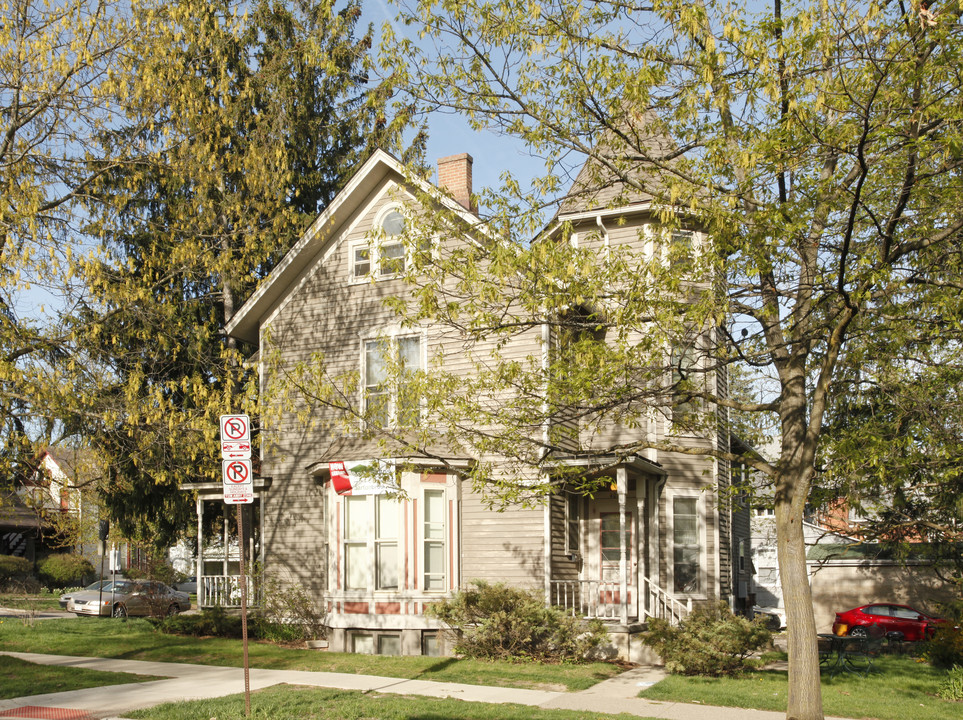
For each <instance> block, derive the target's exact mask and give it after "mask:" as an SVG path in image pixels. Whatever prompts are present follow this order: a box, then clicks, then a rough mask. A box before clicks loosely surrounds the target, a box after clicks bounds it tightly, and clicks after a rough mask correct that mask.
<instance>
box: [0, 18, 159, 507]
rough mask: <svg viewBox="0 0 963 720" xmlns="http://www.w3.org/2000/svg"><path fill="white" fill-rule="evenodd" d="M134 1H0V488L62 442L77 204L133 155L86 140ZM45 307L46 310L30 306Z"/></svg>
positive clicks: (111, 102)
mask: <svg viewBox="0 0 963 720" xmlns="http://www.w3.org/2000/svg"><path fill="white" fill-rule="evenodd" d="M140 6H141V3H140V1H139V0H65V1H64V2H56V3H49V2H40V1H38V0H7V1H6V2H3V3H0V418H2V420H0V478H2V480H0V488H2V487H5V485H6V483H9V482H13V481H15V480H17V479H18V478H19V479H21V480H22V479H24V478H26V477H29V475H30V474H31V473H32V472H33V471H34V469H35V462H36V459H37V457H39V452H40V451H41V450H42V448H43V447H45V446H47V445H50V444H53V443H54V442H56V441H57V440H58V439H59V438H60V437H62V436H63V434H64V433H63V426H62V424H61V423H60V422H59V420H58V418H61V417H64V415H65V413H66V410H67V406H68V405H69V404H70V403H71V402H72V400H73V397H72V394H71V393H70V392H69V391H65V390H64V388H65V386H66V384H67V383H64V382H63V381H64V372H65V371H64V370H63V369H62V368H61V367H59V366H60V363H62V362H69V358H70V356H71V353H72V350H71V342H70V333H69V330H68V329H67V328H66V327H65V326H64V325H63V324H62V323H60V322H59V321H58V320H57V318H56V313H55V312H54V310H55V308H56V307H57V306H59V305H61V304H63V303H69V302H70V301H71V299H72V295H73V293H72V291H73V290H74V289H75V284H74V283H73V281H72V279H71V273H72V260H73V259H74V258H75V257H76V255H77V254H78V253H82V243H80V242H78V229H79V225H80V222H81V218H80V216H78V214H77V207H78V205H77V202H78V199H79V198H80V197H82V196H83V195H84V194H85V193H86V192H88V191H89V190H90V188H91V187H92V186H93V184H95V183H96V182H97V181H98V179H100V178H101V177H102V176H103V174H104V173H105V172H107V171H108V170H110V169H112V168H115V167H117V166H118V165H121V164H124V163H127V162H129V161H130V160H131V158H133V157H136V156H137V154H138V152H139V150H138V148H136V147H134V146H132V145H131V144H130V143H117V144H116V145H115V146H114V147H113V148H111V152H110V153H109V154H105V153H104V149H103V148H102V147H101V146H100V145H99V144H98V143H97V142H96V137H97V135H98V134H99V133H101V132H103V131H104V130H105V129H106V128H108V127H110V126H111V124H112V123H113V122H114V121H115V120H116V117H117V116H116V111H117V104H116V102H115V98H114V95H113V92H112V87H111V85H112V81H111V76H110V72H111V68H112V67H114V65H115V64H116V59H117V57H118V55H120V54H122V52H123V51H124V49H125V48H126V47H127V46H128V44H129V43H130V42H131V41H132V39H133V38H134V37H135V35H136V32H137V31H136V28H135V27H134V26H133V25H132V24H131V23H130V18H131V17H132V14H133V13H134V12H135V10H137V9H138V8H140ZM41 304H45V305H46V306H47V308H46V310H47V312H40V308H39V307H37V306H39V305H41Z"/></svg>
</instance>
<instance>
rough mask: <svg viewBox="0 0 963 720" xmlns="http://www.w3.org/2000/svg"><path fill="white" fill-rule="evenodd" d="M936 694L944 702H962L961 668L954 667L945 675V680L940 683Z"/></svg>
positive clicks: (962, 673)
mask: <svg viewBox="0 0 963 720" xmlns="http://www.w3.org/2000/svg"><path fill="white" fill-rule="evenodd" d="M936 694H937V695H939V696H940V697H941V698H943V699H944V700H963V667H961V666H959V665H954V666H953V669H952V670H950V671H949V672H948V673H946V678H944V680H943V682H941V683H940V686H939V688H938V689H937V690H936Z"/></svg>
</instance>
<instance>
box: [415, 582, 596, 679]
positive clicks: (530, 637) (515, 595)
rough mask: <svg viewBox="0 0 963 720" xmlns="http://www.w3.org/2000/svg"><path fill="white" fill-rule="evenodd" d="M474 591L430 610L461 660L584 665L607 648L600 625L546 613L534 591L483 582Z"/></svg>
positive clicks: (559, 612)
mask: <svg viewBox="0 0 963 720" xmlns="http://www.w3.org/2000/svg"><path fill="white" fill-rule="evenodd" d="M472 585H473V586H474V587H470V588H469V589H467V590H463V591H462V592H459V593H457V594H456V595H455V596H454V597H452V598H450V599H448V600H444V601H442V602H438V603H434V604H433V605H431V606H429V607H428V608H427V610H426V614H428V615H429V616H432V617H436V618H438V619H439V620H441V621H442V622H443V623H445V624H446V625H448V626H449V628H450V629H451V639H452V641H453V647H454V651H455V652H456V653H457V654H459V655H464V656H466V657H472V658H487V659H493V660H522V659H528V660H536V661H539V662H561V661H569V662H582V661H584V660H586V659H589V658H592V657H595V656H596V655H597V654H598V653H599V649H600V648H601V647H602V646H603V645H604V644H606V643H607V642H608V634H607V633H606V632H605V626H604V625H603V624H602V622H601V621H593V622H590V623H585V622H584V621H582V620H581V619H580V618H576V617H573V616H572V615H570V614H569V613H567V612H566V611H565V610H563V609H562V608H557V607H546V606H545V600H544V598H543V596H542V594H541V593H540V592H538V591H536V590H521V589H518V588H514V587H509V586H507V585H505V584H504V583H496V584H494V585H489V584H488V583H486V582H482V581H475V582H473V583H472Z"/></svg>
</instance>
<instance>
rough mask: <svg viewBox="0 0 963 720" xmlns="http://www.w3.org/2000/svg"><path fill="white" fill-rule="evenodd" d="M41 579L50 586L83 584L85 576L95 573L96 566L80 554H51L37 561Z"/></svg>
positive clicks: (60, 586)
mask: <svg viewBox="0 0 963 720" xmlns="http://www.w3.org/2000/svg"><path fill="white" fill-rule="evenodd" d="M37 573H38V574H39V575H40V579H41V580H42V581H43V582H45V583H46V584H47V585H49V586H50V587H56V588H64V587H67V586H68V585H83V584H84V582H83V580H84V577H85V576H90V575H93V574H94V566H93V565H91V564H90V561H89V560H87V558H84V557H81V556H80V555H68V554H57V555H49V556H47V557H46V558H44V559H43V560H41V561H40V562H39V563H37Z"/></svg>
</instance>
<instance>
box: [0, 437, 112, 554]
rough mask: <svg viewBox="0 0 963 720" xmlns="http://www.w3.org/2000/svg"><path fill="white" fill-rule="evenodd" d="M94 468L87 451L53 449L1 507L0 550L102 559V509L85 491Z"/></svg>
mask: <svg viewBox="0 0 963 720" xmlns="http://www.w3.org/2000/svg"><path fill="white" fill-rule="evenodd" d="M93 473H94V469H93V468H92V467H91V464H90V462H89V456H88V455H87V453H85V452H84V451H82V450H77V449H72V448H50V449H48V450H46V451H44V452H43V454H42V455H41V456H40V457H39V459H38V460H37V463H36V470H34V472H33V473H32V474H31V475H30V477H29V479H28V480H26V481H25V482H24V483H23V484H22V485H21V486H20V487H18V488H16V489H15V491H14V493H13V494H12V495H11V496H10V497H8V498H5V499H4V501H3V503H2V504H0V552H2V553H3V554H10V555H18V556H21V557H26V558H28V559H29V560H36V557H37V553H38V551H42V552H43V551H49V552H68V551H73V552H79V553H81V554H83V555H85V556H86V557H87V558H88V559H89V560H91V562H94V561H95V560H96V559H97V558H98V548H97V544H96V540H97V531H96V523H97V510H96V507H95V505H94V503H92V502H91V501H90V493H89V491H88V490H87V489H86V488H87V485H88V483H89V481H90V480H91V479H92V478H93Z"/></svg>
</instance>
